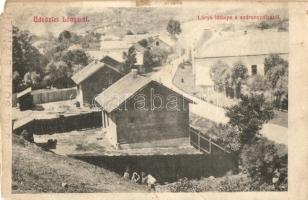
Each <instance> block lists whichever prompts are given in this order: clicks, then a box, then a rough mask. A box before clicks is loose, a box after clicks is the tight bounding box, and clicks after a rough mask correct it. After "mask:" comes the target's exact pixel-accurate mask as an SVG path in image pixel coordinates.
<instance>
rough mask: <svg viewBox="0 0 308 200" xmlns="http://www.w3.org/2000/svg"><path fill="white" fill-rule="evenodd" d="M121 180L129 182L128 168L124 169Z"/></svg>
mask: <svg viewBox="0 0 308 200" xmlns="http://www.w3.org/2000/svg"><path fill="white" fill-rule="evenodd" d="M123 178H124V179H126V180H129V167H127V168H126V170H125V172H124V174H123Z"/></svg>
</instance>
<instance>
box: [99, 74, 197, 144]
mask: <svg viewBox="0 0 308 200" xmlns="http://www.w3.org/2000/svg"><path fill="white" fill-rule="evenodd" d="M95 101H96V102H97V103H98V104H99V105H100V106H101V108H102V110H103V111H102V115H103V116H102V120H103V123H102V124H103V132H105V133H106V136H107V138H108V139H109V140H110V142H111V144H112V145H114V146H116V147H118V146H119V145H120V146H121V144H130V143H142V142H151V141H158V140H164V139H173V138H183V137H188V136H189V103H192V101H191V100H189V99H187V98H185V97H184V96H182V95H180V94H178V93H177V92H175V91H173V90H172V89H170V88H168V87H166V86H164V85H162V84H161V83H158V82H156V81H154V80H152V79H151V78H150V77H146V76H142V75H139V74H138V73H137V72H136V71H132V72H130V73H129V74H127V75H125V76H124V77H122V78H121V79H120V80H118V81H117V82H116V83H114V84H113V85H112V86H110V87H109V88H107V89H106V90H104V91H103V92H102V93H101V94H99V95H98V96H97V97H96V98H95Z"/></svg>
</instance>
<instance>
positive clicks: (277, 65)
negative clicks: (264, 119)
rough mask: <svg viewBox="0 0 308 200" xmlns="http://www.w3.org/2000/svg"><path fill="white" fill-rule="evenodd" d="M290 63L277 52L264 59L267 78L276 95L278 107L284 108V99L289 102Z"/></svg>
mask: <svg viewBox="0 0 308 200" xmlns="http://www.w3.org/2000/svg"><path fill="white" fill-rule="evenodd" d="M288 65H289V64H288V61H286V60H284V59H282V58H281V57H280V56H279V55H277V54H272V55H270V56H269V57H266V58H265V59H264V68H265V69H264V70H265V79H266V81H267V84H268V86H269V88H270V89H271V91H272V94H273V95H274V96H275V100H274V104H275V106H276V107H278V108H282V102H283V101H284V102H286V104H287V96H288ZM284 107H288V106H287V105H286V106H284Z"/></svg>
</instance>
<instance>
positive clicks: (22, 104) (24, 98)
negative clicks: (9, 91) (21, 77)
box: [17, 87, 35, 111]
mask: <svg viewBox="0 0 308 200" xmlns="http://www.w3.org/2000/svg"><path fill="white" fill-rule="evenodd" d="M31 91H32V89H31V87H29V88H27V89H25V90H23V91H21V92H19V93H17V99H18V103H19V109H20V110H22V111H23V110H31V109H32V108H34V106H35V105H34V103H33V96H32V94H31Z"/></svg>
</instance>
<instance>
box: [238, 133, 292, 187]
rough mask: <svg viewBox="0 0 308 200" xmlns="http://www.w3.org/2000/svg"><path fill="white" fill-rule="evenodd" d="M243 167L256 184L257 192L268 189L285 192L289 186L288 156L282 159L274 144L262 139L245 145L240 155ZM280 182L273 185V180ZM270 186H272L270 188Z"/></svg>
mask: <svg viewBox="0 0 308 200" xmlns="http://www.w3.org/2000/svg"><path fill="white" fill-rule="evenodd" d="M240 161H241V164H242V167H243V169H244V170H245V171H247V173H248V175H249V176H250V177H251V178H252V180H253V182H254V183H255V184H254V185H253V187H254V188H255V189H257V190H268V189H266V188H267V187H272V186H273V185H274V189H275V188H277V189H279V188H280V189H281V190H284V189H285V187H286V185H287V176H288V175H287V173H288V172H287V171H288V170H287V155H284V156H282V157H280V156H279V154H278V149H277V147H276V145H275V143H274V142H272V141H269V140H267V139H266V138H260V139H259V140H258V141H257V142H256V143H254V144H250V145H245V146H244V147H243V149H242V152H241V154H240ZM275 177H276V178H278V182H276V183H273V178H275ZM268 185H270V186H268Z"/></svg>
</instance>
